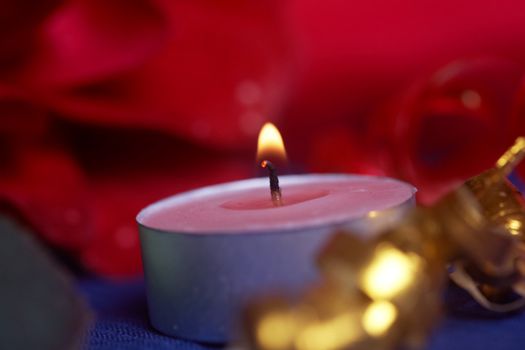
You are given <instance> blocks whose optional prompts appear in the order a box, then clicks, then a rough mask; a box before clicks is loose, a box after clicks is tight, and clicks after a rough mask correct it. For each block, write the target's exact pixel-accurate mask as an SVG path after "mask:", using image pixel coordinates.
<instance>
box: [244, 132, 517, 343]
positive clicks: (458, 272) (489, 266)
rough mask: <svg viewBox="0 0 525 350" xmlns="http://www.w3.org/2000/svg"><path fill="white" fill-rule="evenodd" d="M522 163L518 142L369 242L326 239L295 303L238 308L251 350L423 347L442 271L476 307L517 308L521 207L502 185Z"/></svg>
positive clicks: (272, 301)
mask: <svg viewBox="0 0 525 350" xmlns="http://www.w3.org/2000/svg"><path fill="white" fill-rule="evenodd" d="M524 156H525V138H523V137H520V138H518V139H517V140H516V142H515V144H514V145H513V146H512V147H511V148H510V149H509V150H508V151H507V152H505V154H504V155H503V156H501V158H500V159H499V160H498V161H497V162H496V166H495V167H494V168H493V169H489V170H487V171H485V172H483V173H482V174H480V175H478V176H475V177H473V178H471V179H469V180H468V181H466V182H465V183H464V184H463V185H462V186H460V187H459V188H457V189H456V190H454V191H452V192H450V193H449V194H448V195H446V196H444V197H443V198H442V199H441V200H439V201H438V202H437V203H435V204H434V205H432V206H431V207H428V208H415V209H413V210H412V211H411V212H410V213H408V214H407V215H406V216H405V217H403V218H402V219H401V220H400V221H399V222H398V224H396V225H393V226H391V227H390V228H388V229H386V230H384V232H383V234H381V235H379V236H377V237H375V238H372V239H368V240H364V239H360V238H358V237H357V236H356V235H353V234H352V233H350V232H337V233H335V234H334V235H333V236H332V237H331V238H330V240H329V241H328V242H327V244H326V245H325V247H324V249H322V251H321V252H320V254H319V256H318V265H319V268H320V271H321V276H322V278H321V280H320V282H319V284H318V285H317V286H314V287H312V288H311V289H310V290H309V291H308V292H307V293H306V294H305V295H303V296H302V297H301V298H300V299H299V300H295V301H289V300H287V299H284V298H283V297H282V296H277V297H270V298H267V299H262V300H259V301H257V302H255V303H254V304H252V305H251V306H250V307H249V308H247V311H246V313H245V322H244V327H245V335H246V336H247V339H248V343H249V346H250V348H252V349H258V350H349V349H395V348H399V347H411V348H418V347H422V346H423V345H424V342H425V339H426V337H427V335H428V334H429V332H430V331H431V330H432V328H433V326H434V323H435V322H436V320H437V319H439V315H440V300H441V294H442V291H443V281H444V279H445V276H446V272H445V271H446V266H447V265H448V264H450V265H451V266H452V267H453V272H452V273H451V274H450V276H451V278H452V279H453V280H454V281H455V282H456V283H458V284H459V285H460V286H461V287H463V288H464V289H466V290H467V291H468V292H469V293H470V294H471V295H472V296H473V297H474V298H475V299H476V300H477V301H478V302H479V303H480V304H481V305H483V306H484V307H486V308H488V309H490V310H493V311H499V312H507V311H512V310H515V309H517V308H520V307H523V306H525V299H524V298H523V297H525V202H524V200H523V197H522V196H521V194H520V193H519V192H518V190H517V189H516V188H515V187H514V186H513V185H512V184H511V183H510V181H509V180H508V179H507V176H508V175H509V174H510V173H511V172H512V170H513V169H514V167H515V166H516V165H517V164H518V163H519V162H520V161H521V160H522V158H523V157H524ZM384 215H388V213H386V212H371V213H370V214H369V215H368V218H367V219H366V220H368V221H370V223H372V222H373V221H374V219H375V218H377V217H379V216H384ZM365 222H366V221H365Z"/></svg>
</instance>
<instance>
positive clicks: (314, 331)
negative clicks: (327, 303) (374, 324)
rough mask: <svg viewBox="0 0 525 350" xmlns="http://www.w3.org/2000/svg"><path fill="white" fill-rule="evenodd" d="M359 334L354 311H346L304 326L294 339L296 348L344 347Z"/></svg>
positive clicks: (327, 348) (335, 348)
mask: <svg viewBox="0 0 525 350" xmlns="http://www.w3.org/2000/svg"><path fill="white" fill-rule="evenodd" d="M359 334H360V325H359V321H358V319H357V316H356V313H351V312H346V313H344V314H341V315H339V316H337V317H334V318H333V319H331V320H328V321H323V322H321V321H318V322H316V323H314V324H311V325H309V326H307V327H306V328H304V329H303V330H302V331H301V332H300V333H299V334H298V335H297V338H296V340H295V347H296V349H298V350H338V349H346V348H347V347H348V345H350V344H352V343H353V342H354V341H355V340H356V339H357V338H358V337H359Z"/></svg>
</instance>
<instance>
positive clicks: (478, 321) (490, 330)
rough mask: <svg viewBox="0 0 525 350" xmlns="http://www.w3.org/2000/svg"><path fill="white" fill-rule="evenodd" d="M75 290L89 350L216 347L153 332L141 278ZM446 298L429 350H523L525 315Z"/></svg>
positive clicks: (82, 284) (457, 295) (455, 294)
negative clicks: (86, 310)
mask: <svg viewBox="0 0 525 350" xmlns="http://www.w3.org/2000/svg"><path fill="white" fill-rule="evenodd" d="M78 286H79V289H80V290H81V292H82V293H83V294H84V295H85V296H86V298H87V299H88V301H89V303H90V304H91V306H92V308H93V309H94V310H95V312H96V316H97V318H96V321H95V323H94V325H93V327H92V329H91V330H90V332H89V334H88V336H87V339H86V348H87V349H88V350H119V349H126V350H135V349H136V350H139V349H140V350H146V349H147V350H150V349H156V350H162V349H170V350H204V349H217V348H216V347H213V346H209V345H202V344H197V343H192V342H188V341H184V340H180V339H175V338H171V337H167V336H164V335H162V334H160V333H158V332H156V331H155V330H153V329H152V328H151V327H150V326H149V324H148V319H147V308H146V299H145V290H144V283H143V281H142V280H135V281H127V282H119V283H117V282H108V281H103V280H97V279H81V280H80V281H79V282H78ZM446 299H447V305H448V307H449V308H450V309H451V311H450V310H449V312H447V315H446V316H445V318H444V320H443V321H442V322H441V324H440V326H439V327H438V328H437V329H436V332H435V334H434V336H433V337H432V338H431V340H430V343H429V346H428V350H455V349H458V350H459V349H461V350H464V349H469V348H470V349H476V350H484V349H498V350H518V349H520V350H521V349H524V348H525V312H524V313H516V314H514V315H505V316H504V317H502V316H496V315H493V314H490V313H487V312H485V311H483V310H482V309H481V308H479V307H478V306H477V305H476V304H475V303H474V302H473V301H472V300H471V299H470V298H469V297H468V296H467V295H465V294H464V293H463V292H462V291H460V290H458V289H457V288H453V287H451V288H449V292H448V293H447V296H446Z"/></svg>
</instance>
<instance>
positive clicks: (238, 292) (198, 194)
mask: <svg viewBox="0 0 525 350" xmlns="http://www.w3.org/2000/svg"><path fill="white" fill-rule="evenodd" d="M284 156H285V150H284V145H283V143H282V138H281V136H280V135H279V134H278V131H277V129H275V127H273V126H271V125H267V126H265V127H264V128H263V130H262V132H261V135H260V138H259V147H258V160H259V161H260V165H261V166H262V167H266V169H268V171H269V177H270V186H268V179H267V178H256V179H250V180H244V181H237V182H231V183H226V184H221V185H215V186H210V187H205V188H201V189H198V190H194V191H190V192H186V193H182V194H179V195H175V196H172V197H169V198H166V199H164V200H161V201H159V202H157V203H154V204H152V205H150V206H148V207H146V208H145V209H143V210H142V211H141V212H140V213H139V215H138V217H137V221H138V223H139V227H140V238H141V246H142V257H143V262H144V271H145V278H146V285H147V293H148V304H149V314H150V319H151V323H152V325H153V326H154V327H155V328H156V329H158V330H159V331H161V332H163V333H166V334H169V335H174V336H178V337H182V338H187V339H193V340H199V341H206V342H224V341H227V340H228V336H229V332H230V330H231V328H232V325H233V323H234V321H235V319H236V316H237V313H238V311H239V310H240V308H241V306H242V305H243V304H244V303H245V302H246V301H247V299H248V298H250V297H253V296H254V295H257V294H258V293H262V292H265V291H268V290H270V291H271V290H272V289H276V288H278V289H280V290H282V289H284V290H286V291H289V292H290V293H294V292H297V291H299V290H300V289H301V288H303V287H304V286H305V285H307V284H308V283H311V282H312V281H314V280H315V278H316V277H317V272H316V269H315V264H314V258H315V255H316V253H317V250H318V249H319V248H320V247H321V245H322V243H323V241H324V240H325V239H326V238H327V237H328V235H329V234H331V233H333V232H334V231H335V230H337V229H343V228H344V229H352V230H354V231H357V232H361V233H363V234H372V233H373V232H377V231H379V230H380V229H381V228H384V227H385V226H386V225H389V224H390V223H392V222H393V221H396V220H397V218H398V217H399V216H401V215H403V213H404V212H405V210H407V209H408V208H409V207H410V206H411V205H412V203H413V198H414V197H413V195H414V192H415V189H414V188H413V187H412V186H410V185H409V184H406V183H403V182H400V181H397V180H394V179H389V178H381V177H373V176H359V175H342V174H325V175H293V176H282V177H280V178H277V174H276V169H275V167H274V166H273V164H272V163H271V161H272V160H275V159H278V158H279V157H280V158H283V157H284ZM384 212H386V213H388V215H384V214H381V213H384ZM371 218H373V220H371Z"/></svg>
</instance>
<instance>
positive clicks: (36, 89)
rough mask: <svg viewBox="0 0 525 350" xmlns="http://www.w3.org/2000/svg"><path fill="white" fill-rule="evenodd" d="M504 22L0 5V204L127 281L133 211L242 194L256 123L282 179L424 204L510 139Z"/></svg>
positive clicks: (512, 55) (473, 5)
mask: <svg viewBox="0 0 525 350" xmlns="http://www.w3.org/2000/svg"><path fill="white" fill-rule="evenodd" d="M523 23H525V7H524V5H523V3H522V2H521V1H509V0H498V1H474V0H468V1H463V2H461V4H458V3H457V2H456V1H439V2H438V1H436V2H426V3H425V4H414V2H413V1H408V0H403V1H398V2H395V3H391V2H384V1H376V0H373V1H366V2H360V3H356V2H350V1H342V0H327V1H324V2H322V3H320V2H317V1H304V0H289V1H276V0H268V1H257V0H226V1H219V2H217V1H212V0H117V1H109V2H108V1H103V0H41V1H38V4H34V3H33V2H31V3H30V2H29V1H20V0H16V1H15V0H0V28H1V29H2V30H0V146H1V147H0V161H1V162H0V199H1V201H2V202H3V203H5V204H7V206H8V207H10V208H11V209H15V210H16V211H17V212H19V213H20V214H21V215H22V217H23V218H24V219H25V220H26V221H27V222H28V223H29V224H31V225H32V226H33V227H34V229H35V231H36V232H37V233H39V234H40V235H41V237H43V238H44V239H45V240H47V241H48V242H49V243H50V244H52V245H54V246H56V247H59V248H61V249H64V250H66V251H67V252H69V253H71V255H72V256H74V257H76V258H77V259H78V260H79V262H81V263H82V264H83V265H84V266H85V267H87V268H88V269H90V270H92V271H94V272H97V273H100V274H105V275H110V276H123V275H130V274H135V273H138V272H140V259H139V246H138V241H137V235H136V228H135V223H134V217H135V215H136V213H137V212H138V210H140V209H141V208H142V207H143V206H144V205H146V204H148V203H149V202H151V201H153V200H156V199H159V198H161V197H163V196H167V195H170V194H173V193H175V192H178V191H182V190H185V189H189V188H193V187H198V186H202V185H204V184H208V183H214V182H219V181H226V180H231V179H238V178H244V177H249V176H252V175H253V170H252V169H253V163H252V156H253V155H252V153H253V151H254V147H255V138H256V134H257V131H258V129H259V128H260V126H261V125H262V123H263V122H265V121H267V120H269V119H270V120H276V121H277V122H278V126H279V127H280V128H281V129H282V131H283V136H284V138H285V143H286V144H287V147H288V154H289V156H290V160H291V162H292V163H293V164H294V165H295V168H296V169H304V171H345V172H363V173H374V174H382V175H391V176H397V177H401V178H403V179H406V180H408V181H411V182H413V183H414V184H416V185H417V186H418V187H419V188H420V194H421V199H423V200H426V201H431V200H433V199H434V198H435V197H437V196H438V195H439V194H440V193H442V192H443V191H444V190H445V189H447V188H449V187H450V186H452V185H453V184H454V183H457V182H458V181H461V180H463V179H464V178H465V177H467V176H470V175H473V174H474V173H476V172H477V171H479V170H481V169H484V168H485V167H487V166H489V165H491V164H492V163H493V162H494V160H495V157H497V155H498V154H499V152H501V150H503V149H504V148H505V147H507V146H509V145H510V144H511V143H512V140H513V138H514V137H515V136H516V135H518V134H519V133H521V132H524V129H525V125H524V122H523V120H524V116H523V113H524V111H525V107H524V106H525V102H524V101H525V87H524V86H525V85H523V83H521V82H520V81H521V79H522V75H523V71H522V65H523V64H524V63H525V48H524V47H523V45H522V43H523V42H524V41H525V26H523ZM487 57H495V58H487ZM451 62H459V63H451ZM520 86H521V87H520ZM465 101H467V102H465Z"/></svg>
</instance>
